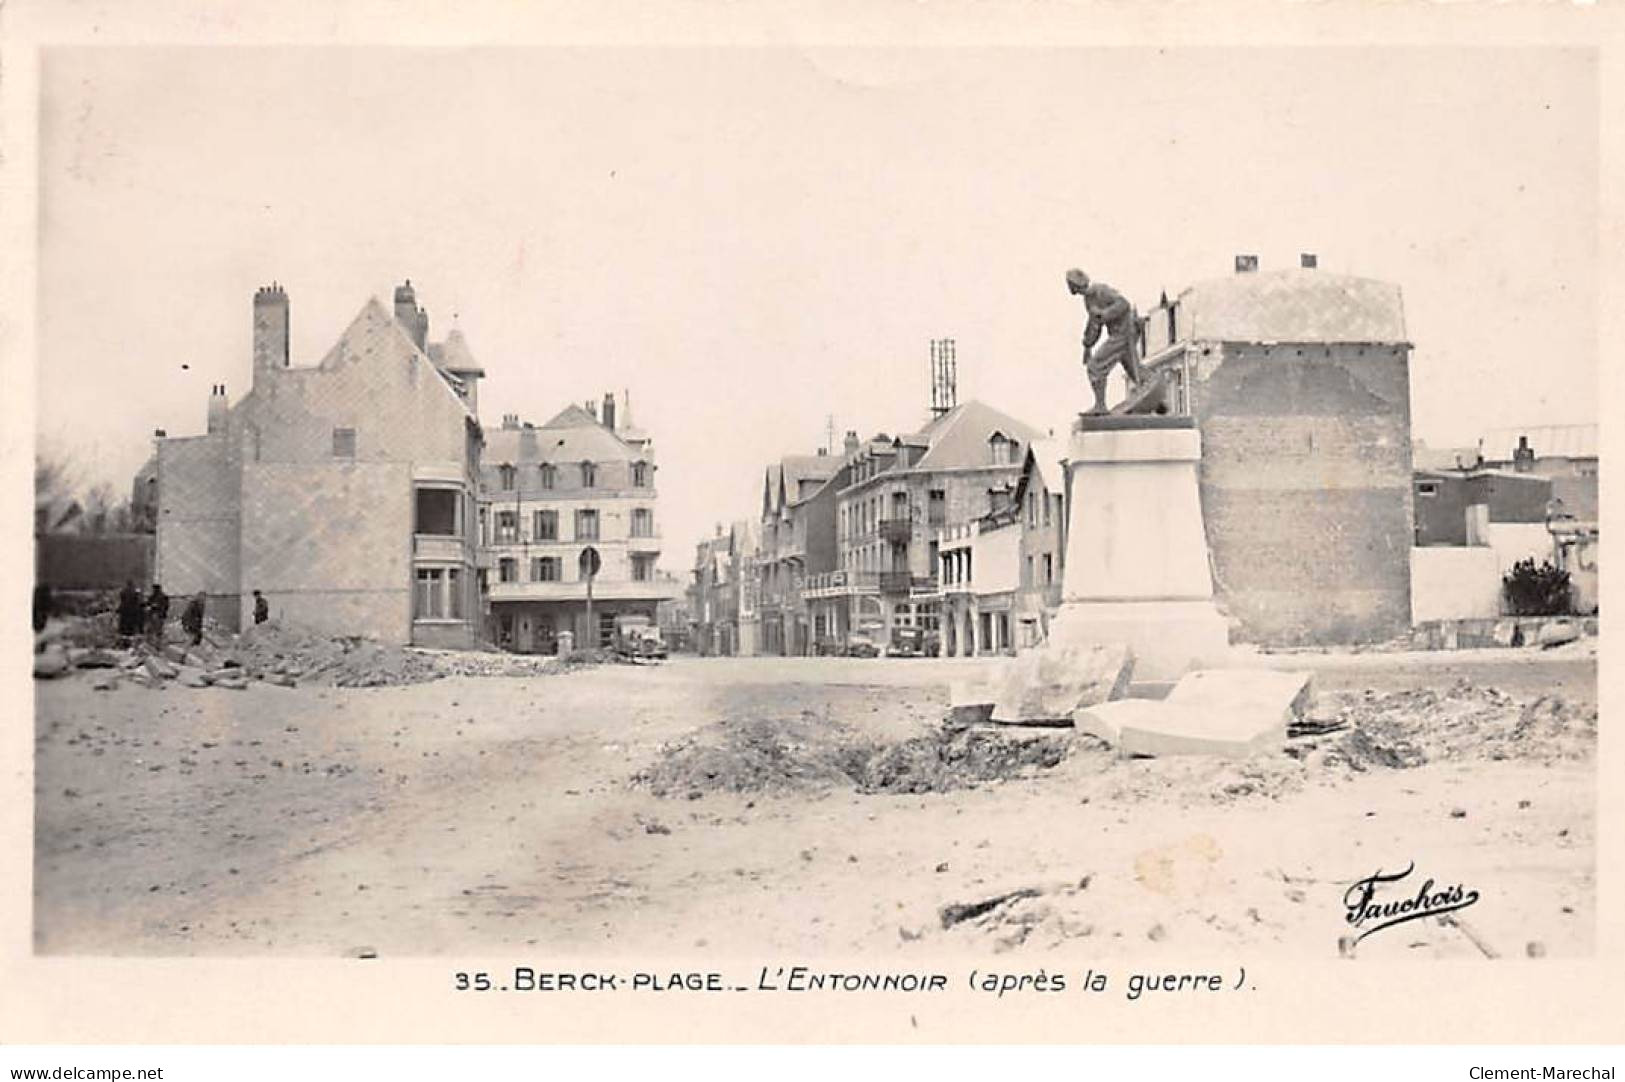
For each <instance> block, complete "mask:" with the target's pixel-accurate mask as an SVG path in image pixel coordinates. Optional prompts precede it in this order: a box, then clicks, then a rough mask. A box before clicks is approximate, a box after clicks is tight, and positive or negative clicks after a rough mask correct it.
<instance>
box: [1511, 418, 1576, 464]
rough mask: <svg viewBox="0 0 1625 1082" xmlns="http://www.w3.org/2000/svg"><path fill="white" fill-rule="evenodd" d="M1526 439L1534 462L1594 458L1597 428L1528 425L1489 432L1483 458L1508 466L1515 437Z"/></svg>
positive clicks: (1515, 445)
mask: <svg viewBox="0 0 1625 1082" xmlns="http://www.w3.org/2000/svg"><path fill="white" fill-rule="evenodd" d="M1520 436H1527V437H1528V439H1529V449H1530V450H1531V451H1533V452H1535V457H1536V458H1596V457H1597V426H1596V425H1529V426H1525V427H1523V428H1511V427H1508V428H1492V429H1490V430H1489V431H1488V432H1486V433H1484V442H1483V448H1484V457H1485V458H1487V459H1490V460H1491V461H1495V462H1510V461H1511V460H1512V451H1513V448H1515V447H1517V446H1518V437H1520Z"/></svg>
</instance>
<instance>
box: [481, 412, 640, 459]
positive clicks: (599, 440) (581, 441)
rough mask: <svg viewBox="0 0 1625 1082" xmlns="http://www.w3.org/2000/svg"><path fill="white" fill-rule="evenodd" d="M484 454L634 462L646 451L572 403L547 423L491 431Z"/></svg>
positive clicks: (523, 457) (486, 438)
mask: <svg viewBox="0 0 1625 1082" xmlns="http://www.w3.org/2000/svg"><path fill="white" fill-rule="evenodd" d="M526 433H529V434H530V436H529V437H527V436H526ZM532 442H534V444H535V446H534V448H532V447H530V446H529V445H530V444H531V443H532ZM483 457H484V459H485V461H487V462H614V461H626V462H632V461H636V460H639V459H641V458H643V455H642V453H641V452H639V451H637V450H636V449H635V448H633V447H631V446H629V445H628V444H627V443H626V442H625V441H624V440H622V439H621V438H620V437H619V436H617V435H615V433H613V432H611V431H610V430H609V429H607V428H605V427H604V426H603V425H601V424H599V423H598V419H597V418H595V417H594V416H593V415H592V414H590V413H588V412H587V411H586V410H584V409H582V408H581V407H580V406H577V405H570V406H566V407H565V408H564V409H562V410H560V411H559V412H558V413H557V414H555V415H554V416H553V419H552V420H550V421H548V422H547V423H546V424H544V425H536V426H532V427H530V428H499V429H495V430H493V431H488V432H487V433H486V434H485V454H484V456H483Z"/></svg>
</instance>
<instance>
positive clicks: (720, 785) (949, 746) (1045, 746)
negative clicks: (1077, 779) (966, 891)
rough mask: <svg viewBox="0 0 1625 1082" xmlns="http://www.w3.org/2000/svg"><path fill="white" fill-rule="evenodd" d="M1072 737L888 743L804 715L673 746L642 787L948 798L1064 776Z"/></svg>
mask: <svg viewBox="0 0 1625 1082" xmlns="http://www.w3.org/2000/svg"><path fill="white" fill-rule="evenodd" d="M1071 745H1072V737H1071V736H1059V735H1027V734H1012V733H1008V732H1004V731H1000V730H997V729H988V728H966V727H955V726H946V725H945V726H942V727H940V728H936V729H933V730H932V731H930V732H928V733H925V734H922V735H920V736H913V737H909V738H907V739H904V740H899V741H890V742H887V741H881V740H876V739H873V738H868V737H864V736H861V735H859V734H858V733H856V732H855V731H854V730H852V729H851V728H849V727H847V726H845V725H842V724H840V723H838V722H833V721H830V720H829V719H827V718H821V717H819V716H818V715H816V714H814V713H813V712H811V711H804V712H803V713H802V715H801V716H800V717H798V718H792V719H769V718H758V719H750V720H745V721H739V720H730V721H724V722H720V723H718V724H716V725H712V726H708V727H707V728H705V729H702V730H700V731H699V732H697V733H695V734H693V735H692V736H690V737H687V738H685V739H683V740H680V741H677V742H675V743H673V744H668V745H666V746H665V747H664V748H662V749H661V751H660V754H659V757H658V758H657V759H656V761H655V762H654V763H653V764H651V765H650V766H649V767H647V768H645V769H644V770H642V771H641V772H639V773H638V774H636V775H635V776H634V777H633V783H634V784H635V785H641V786H646V787H647V788H648V789H649V790H650V791H651V792H652V793H654V794H655V795H656V796H684V795H686V796H690V797H694V796H697V795H703V794H704V793H708V792H730V793H750V792H760V791H764V790H766V791H772V790H781V791H793V790H806V789H823V788H829V787H832V786H848V785H849V786H851V787H852V788H854V789H856V790H857V791H858V792H860V793H940V792H951V791H953V790H957V789H968V788H973V787H975V786H977V785H979V784H983V783H986V782H998V781H1006V780H1009V779H1011V778H1016V777H1022V776H1025V775H1028V774H1030V773H1032V772H1033V771H1037V770H1048V769H1052V768H1054V767H1056V766H1058V765H1059V764H1060V763H1061V762H1062V761H1063V760H1064V759H1065V758H1066V756H1067V753H1068V750H1069V748H1070V747H1071Z"/></svg>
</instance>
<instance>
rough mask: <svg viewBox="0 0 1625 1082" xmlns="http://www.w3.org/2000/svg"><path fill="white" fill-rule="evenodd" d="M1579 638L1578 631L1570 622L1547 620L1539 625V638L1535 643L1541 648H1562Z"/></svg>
mask: <svg viewBox="0 0 1625 1082" xmlns="http://www.w3.org/2000/svg"><path fill="white" fill-rule="evenodd" d="M1579 637H1580V629H1579V628H1578V627H1576V626H1575V625H1574V622H1573V621H1572V620H1548V621H1546V622H1545V623H1544V624H1542V625H1540V636H1539V638H1537V639H1536V640H1535V641H1536V642H1538V643H1539V644H1540V645H1541V646H1543V647H1545V646H1562V645H1563V644H1564V643H1566V642H1573V641H1575V640H1576V639H1578V638H1579Z"/></svg>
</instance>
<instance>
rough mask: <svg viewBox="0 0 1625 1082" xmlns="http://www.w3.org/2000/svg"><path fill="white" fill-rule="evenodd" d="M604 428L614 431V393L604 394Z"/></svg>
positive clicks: (606, 392) (607, 392)
mask: <svg viewBox="0 0 1625 1082" xmlns="http://www.w3.org/2000/svg"><path fill="white" fill-rule="evenodd" d="M604 427H605V428H607V429H609V430H610V431H611V432H613V431H615V392H614V391H605V392H604Z"/></svg>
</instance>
